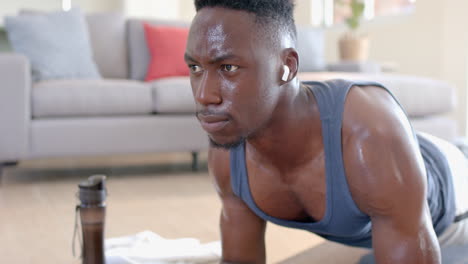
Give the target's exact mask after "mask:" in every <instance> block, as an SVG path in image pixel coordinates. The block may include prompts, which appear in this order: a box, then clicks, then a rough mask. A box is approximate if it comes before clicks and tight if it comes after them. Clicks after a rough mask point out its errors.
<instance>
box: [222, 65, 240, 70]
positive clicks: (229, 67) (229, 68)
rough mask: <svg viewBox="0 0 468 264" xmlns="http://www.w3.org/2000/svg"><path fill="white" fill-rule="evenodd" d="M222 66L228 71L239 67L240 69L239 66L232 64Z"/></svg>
mask: <svg viewBox="0 0 468 264" xmlns="http://www.w3.org/2000/svg"><path fill="white" fill-rule="evenodd" d="M221 67H222V70H223V71H227V72H234V71H236V70H237V69H239V66H236V65H231V64H224V65H222V66H221Z"/></svg>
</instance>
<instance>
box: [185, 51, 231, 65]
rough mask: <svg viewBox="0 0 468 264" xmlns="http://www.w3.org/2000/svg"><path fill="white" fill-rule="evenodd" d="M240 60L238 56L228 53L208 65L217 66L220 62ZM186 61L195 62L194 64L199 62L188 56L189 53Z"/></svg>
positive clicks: (212, 60) (186, 55)
mask: <svg viewBox="0 0 468 264" xmlns="http://www.w3.org/2000/svg"><path fill="white" fill-rule="evenodd" d="M236 58H238V56H236V55H234V54H232V53H226V54H223V55H219V56H217V57H215V58H214V59H211V60H210V61H209V62H208V63H209V64H216V63H218V62H220V61H223V60H229V59H236ZM184 59H185V61H193V62H197V60H196V59H194V58H193V57H192V56H190V55H188V54H187V53H185V54H184Z"/></svg>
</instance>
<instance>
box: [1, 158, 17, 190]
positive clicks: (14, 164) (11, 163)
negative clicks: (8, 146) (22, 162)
mask: <svg viewBox="0 0 468 264" xmlns="http://www.w3.org/2000/svg"><path fill="white" fill-rule="evenodd" d="M16 165H18V161H5V162H0V186H2V185H3V171H4V169H5V167H7V166H16Z"/></svg>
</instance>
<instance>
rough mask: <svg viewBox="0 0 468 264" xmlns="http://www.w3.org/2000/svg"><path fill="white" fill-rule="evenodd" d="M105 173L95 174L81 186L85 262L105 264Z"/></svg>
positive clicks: (85, 263)
mask: <svg viewBox="0 0 468 264" xmlns="http://www.w3.org/2000/svg"><path fill="white" fill-rule="evenodd" d="M105 180H106V176H105V175H93V176H90V177H89V178H88V179H87V180H85V181H82V182H81V183H80V184H79V185H78V187H79V193H78V194H79V195H78V197H79V199H80V205H79V206H78V208H79V210H80V220H81V229H82V233H83V252H82V258H83V262H82V263H83V264H105V262H106V259H105V254H104V223H105V219H106V203H105V200H106V196H107V190H106V186H105Z"/></svg>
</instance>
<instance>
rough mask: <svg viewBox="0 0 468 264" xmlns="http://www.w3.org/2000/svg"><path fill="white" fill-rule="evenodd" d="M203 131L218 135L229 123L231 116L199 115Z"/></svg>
mask: <svg viewBox="0 0 468 264" xmlns="http://www.w3.org/2000/svg"><path fill="white" fill-rule="evenodd" d="M197 117H198V120H200V124H201V126H202V127H203V129H204V130H205V131H206V132H208V133H210V134H211V133H216V132H218V131H220V130H222V129H223V128H224V127H225V126H226V125H227V124H228V123H229V116H227V115H217V114H201V113H199V114H197Z"/></svg>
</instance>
